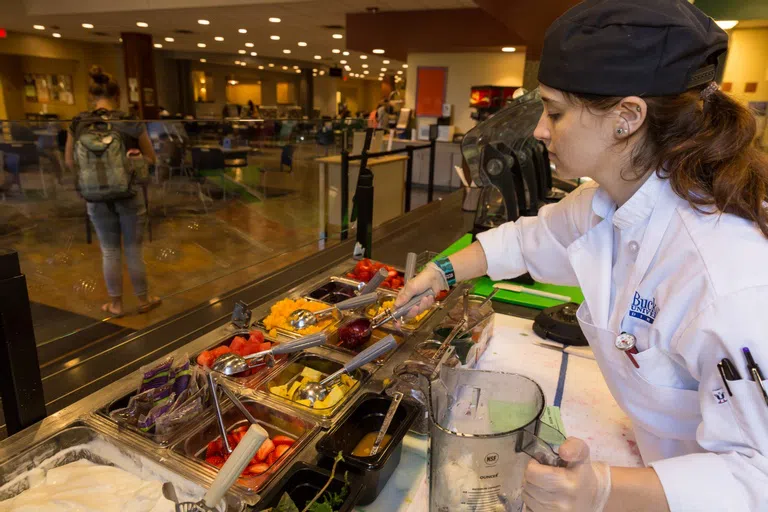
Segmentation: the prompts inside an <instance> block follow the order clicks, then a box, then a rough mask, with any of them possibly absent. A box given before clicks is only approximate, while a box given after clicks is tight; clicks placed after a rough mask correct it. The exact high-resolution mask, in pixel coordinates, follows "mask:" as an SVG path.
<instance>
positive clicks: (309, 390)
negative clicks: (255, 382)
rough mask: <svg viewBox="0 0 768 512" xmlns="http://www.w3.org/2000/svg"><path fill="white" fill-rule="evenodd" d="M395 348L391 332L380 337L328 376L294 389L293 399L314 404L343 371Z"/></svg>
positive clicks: (356, 367)
mask: <svg viewBox="0 0 768 512" xmlns="http://www.w3.org/2000/svg"><path fill="white" fill-rule="evenodd" d="M395 348H397V341H396V340H395V338H394V336H392V335H391V334H390V335H388V336H386V337H384V338H382V339H381V340H379V341H378V342H376V343H375V344H374V345H371V346H370V347H368V348H367V349H365V350H363V351H362V352H360V353H359V354H357V355H356V356H355V357H353V358H352V359H350V360H349V362H348V363H347V364H345V365H344V366H342V367H341V368H340V369H339V370H338V371H336V372H334V373H332V374H331V375H329V376H328V377H326V378H324V379H323V380H322V381H320V382H309V383H307V384H305V385H304V386H302V387H301V388H299V389H298V390H296V393H294V395H293V396H294V401H297V400H309V405H310V407H311V406H313V405H314V404H315V401H317V400H325V397H327V396H328V393H330V387H331V385H332V384H333V383H334V382H335V381H336V380H338V379H339V378H341V376H342V375H343V374H345V373H347V374H349V373H352V372H353V371H355V370H357V369H358V368H360V367H361V366H363V365H365V364H368V363H370V362H371V361H373V360H374V359H377V358H379V357H381V356H382V355H384V354H386V353H387V352H389V351H390V350H394V349H395Z"/></svg>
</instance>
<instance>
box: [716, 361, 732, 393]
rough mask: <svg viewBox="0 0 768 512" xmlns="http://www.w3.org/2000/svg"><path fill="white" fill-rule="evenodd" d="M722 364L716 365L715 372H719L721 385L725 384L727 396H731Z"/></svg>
mask: <svg viewBox="0 0 768 512" xmlns="http://www.w3.org/2000/svg"><path fill="white" fill-rule="evenodd" d="M724 366H725V365H723V363H722V362H719V363H717V371H719V372H720V378H721V379H723V384H725V389H726V390H728V395H729V396H733V393H731V387H730V386H729V385H728V379H727V378H726V376H725V369H724Z"/></svg>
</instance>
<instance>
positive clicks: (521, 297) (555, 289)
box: [435, 234, 584, 309]
mask: <svg viewBox="0 0 768 512" xmlns="http://www.w3.org/2000/svg"><path fill="white" fill-rule="evenodd" d="M471 244H472V235H471V234H466V235H464V236H463V237H461V238H460V239H458V240H457V241H456V242H454V243H453V244H451V245H450V246H449V247H448V248H447V249H445V250H444V251H443V252H441V253H440V254H438V255H437V256H436V257H435V259H437V258H445V257H446V256H450V255H451V254H454V253H457V252H459V251H460V250H462V249H464V248H465V247H469V246H470V245H471ZM493 283H494V281H492V280H491V278H490V277H487V276H485V277H481V278H479V279H477V281H476V282H475V287H474V289H473V290H472V293H474V294H476V295H481V296H483V297H487V296H488V295H489V294H490V293H491V292H492V291H493ZM513 284H517V283H513ZM525 287H526V288H533V289H535V290H541V291H544V292H550V293H557V294H558V295H565V296H567V297H570V298H571V301H572V302H576V303H578V304H581V303H582V302H583V301H584V295H582V293H581V289H580V288H578V287H575V286H556V285H553V284H543V283H534V284H533V285H525ZM493 300H497V301H499V302H506V303H508V304H517V305H519V306H527V307H530V308H536V309H545V308H549V307H552V306H558V305H560V304H562V302H561V301H559V300H555V299H548V298H546V297H538V296H536V295H529V294H527V293H517V292H511V291H508V290H499V293H497V294H496V296H495V297H494V298H493Z"/></svg>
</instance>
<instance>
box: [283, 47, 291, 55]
mask: <svg viewBox="0 0 768 512" xmlns="http://www.w3.org/2000/svg"><path fill="white" fill-rule="evenodd" d="M283 53H285V54H286V55H287V54H289V53H291V50H289V49H288V48H286V49H285V50H283Z"/></svg>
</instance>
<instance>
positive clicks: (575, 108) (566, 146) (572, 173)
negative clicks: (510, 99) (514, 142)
mask: <svg viewBox="0 0 768 512" xmlns="http://www.w3.org/2000/svg"><path fill="white" fill-rule="evenodd" d="M539 87H540V91H541V98H542V100H543V101H544V112H543V113H542V115H541V118H540V119H539V123H538V125H537V126H536V130H535V131H534V133H533V135H534V137H536V138H537V139H538V140H540V141H542V142H543V143H544V144H545V145H546V146H547V151H549V158H550V161H551V162H552V163H554V164H555V165H556V166H557V173H558V175H559V176H560V177H561V178H564V179H576V178H581V177H585V176H586V177H589V178H593V179H598V178H599V176H598V175H599V174H600V171H601V168H602V167H603V166H604V165H605V162H607V161H612V160H613V158H606V156H608V155H607V154H606V152H607V151H614V152H615V149H613V150H612V149H611V148H612V147H613V146H614V145H615V142H616V138H615V134H614V125H615V123H616V117H617V115H618V114H616V115H613V114H612V113H611V112H608V113H607V114H606V113H600V114H599V115H596V114H594V113H592V112H590V110H589V109H587V108H585V107H583V106H582V105H580V104H578V103H572V102H569V101H568V99H566V97H565V96H564V95H563V93H562V92H561V91H559V90H557V89H553V88H551V87H547V86H546V85H543V84H542V85H540V86H539Z"/></svg>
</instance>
